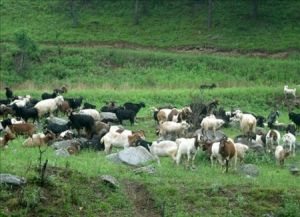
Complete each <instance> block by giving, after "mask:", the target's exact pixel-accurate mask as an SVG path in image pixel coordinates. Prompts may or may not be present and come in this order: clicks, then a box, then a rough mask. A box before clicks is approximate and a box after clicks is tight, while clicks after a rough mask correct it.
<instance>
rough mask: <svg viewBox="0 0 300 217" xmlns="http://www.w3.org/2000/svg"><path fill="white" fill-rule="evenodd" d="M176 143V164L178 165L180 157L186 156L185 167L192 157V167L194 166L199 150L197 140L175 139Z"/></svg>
mask: <svg viewBox="0 0 300 217" xmlns="http://www.w3.org/2000/svg"><path fill="white" fill-rule="evenodd" d="M176 143H177V145H178V150H177V155H176V163H177V165H179V163H180V159H181V156H182V155H183V154H184V155H187V166H188V165H189V161H190V158H191V155H192V166H194V160H195V157H196V155H197V152H198V149H199V145H200V144H199V139H198V138H197V137H195V138H188V139H187V138H179V139H176Z"/></svg>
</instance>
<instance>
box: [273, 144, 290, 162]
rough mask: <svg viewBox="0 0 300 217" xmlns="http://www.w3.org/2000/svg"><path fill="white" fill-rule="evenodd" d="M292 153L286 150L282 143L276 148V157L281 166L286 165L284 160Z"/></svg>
mask: <svg viewBox="0 0 300 217" xmlns="http://www.w3.org/2000/svg"><path fill="white" fill-rule="evenodd" d="M289 155H290V151H287V150H285V149H284V148H283V147H282V146H281V145H278V146H277V147H276V150H275V158H276V160H277V162H278V164H279V165H280V166H283V165H284V160H285V159H286V158H287V157H288V156H289Z"/></svg>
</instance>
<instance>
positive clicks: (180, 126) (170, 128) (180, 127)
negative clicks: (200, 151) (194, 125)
mask: <svg viewBox="0 0 300 217" xmlns="http://www.w3.org/2000/svg"><path fill="white" fill-rule="evenodd" d="M189 127H190V125H189V124H188V123H187V122H186V121H182V122H181V123H175V122H172V121H166V122H164V123H161V124H160V125H159V135H160V136H162V137H164V136H166V135H167V134H172V133H174V134H175V135H176V136H177V137H180V136H184V133H185V131H186V130H187V129H188V128H189Z"/></svg>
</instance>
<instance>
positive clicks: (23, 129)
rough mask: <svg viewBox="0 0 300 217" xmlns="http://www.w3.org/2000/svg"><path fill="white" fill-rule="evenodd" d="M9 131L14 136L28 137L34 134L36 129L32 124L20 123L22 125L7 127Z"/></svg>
mask: <svg viewBox="0 0 300 217" xmlns="http://www.w3.org/2000/svg"><path fill="white" fill-rule="evenodd" d="M8 127H9V129H10V131H11V132H12V133H14V134H16V135H20V134H21V135H28V136H30V137H31V136H32V135H33V134H34V133H35V132H36V127H35V125H34V124H30V123H22V124H12V125H9V126H8Z"/></svg>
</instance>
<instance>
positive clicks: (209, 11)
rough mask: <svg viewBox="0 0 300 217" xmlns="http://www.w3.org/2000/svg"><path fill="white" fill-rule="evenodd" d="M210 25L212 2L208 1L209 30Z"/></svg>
mask: <svg viewBox="0 0 300 217" xmlns="http://www.w3.org/2000/svg"><path fill="white" fill-rule="evenodd" d="M211 25H212V0H208V13H207V27H208V28H209V29H210V28H211Z"/></svg>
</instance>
